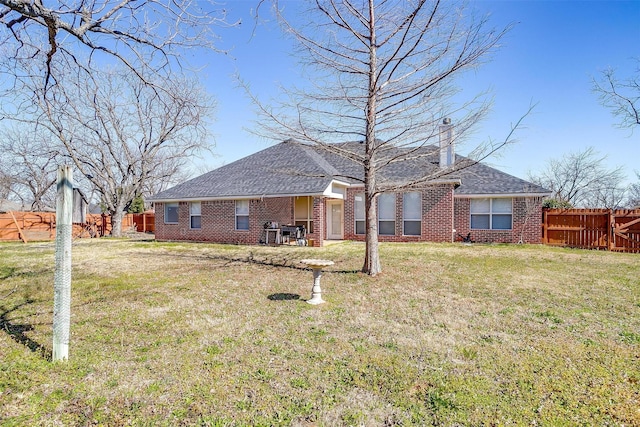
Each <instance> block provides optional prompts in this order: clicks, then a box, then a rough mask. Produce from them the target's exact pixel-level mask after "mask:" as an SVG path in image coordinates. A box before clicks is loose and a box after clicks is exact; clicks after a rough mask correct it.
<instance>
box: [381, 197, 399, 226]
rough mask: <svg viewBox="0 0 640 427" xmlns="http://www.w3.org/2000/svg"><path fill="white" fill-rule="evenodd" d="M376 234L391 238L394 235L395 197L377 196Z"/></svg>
mask: <svg viewBox="0 0 640 427" xmlns="http://www.w3.org/2000/svg"><path fill="white" fill-rule="evenodd" d="M378 233H379V234H380V235H388V236H393V235H394V234H396V195H395V194H381V195H379V196H378Z"/></svg>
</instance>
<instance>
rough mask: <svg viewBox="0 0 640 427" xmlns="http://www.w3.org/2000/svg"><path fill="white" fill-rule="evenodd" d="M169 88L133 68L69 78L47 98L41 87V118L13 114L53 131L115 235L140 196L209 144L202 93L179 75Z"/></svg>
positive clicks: (208, 105)
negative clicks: (159, 86)
mask: <svg viewBox="0 0 640 427" xmlns="http://www.w3.org/2000/svg"><path fill="white" fill-rule="evenodd" d="M59 78H60V79H61V78H62V77H60V76H59ZM147 79H148V78H147V77H145V79H144V80H147ZM163 84H164V85H165V89H166V90H163V91H156V90H154V87H153V86H149V85H147V84H145V81H143V80H141V79H139V78H138V77H137V76H135V75H132V74H131V73H129V72H126V70H125V71H121V72H116V71H106V72H102V73H98V72H97V71H94V73H93V75H92V76H91V77H87V76H86V75H84V74H71V73H70V74H68V75H65V76H64V84H61V85H56V86H55V87H51V88H49V89H48V90H47V94H45V91H44V89H37V84H36V83H34V86H35V87H34V92H35V93H36V94H38V100H39V101H40V104H38V107H39V108H40V111H39V114H38V115H33V116H28V117H24V115H22V114H18V115H16V116H14V117H12V119H13V120H15V121H19V122H20V121H22V122H28V123H30V124H32V125H33V126H35V127H37V128H39V129H43V130H46V131H47V132H48V135H49V137H50V138H51V140H52V141H55V146H56V147H57V149H58V150H59V151H60V153H61V154H62V155H63V156H65V157H66V158H67V159H68V160H69V161H71V162H72V163H73V164H74V166H75V167H76V168H77V170H78V171H79V172H80V173H79V174H77V175H76V182H78V183H79V184H80V185H88V186H89V187H92V188H90V189H89V190H88V191H86V193H87V194H89V193H91V192H92V191H91V190H95V191H96V192H97V193H98V194H99V196H100V203H101V204H102V205H103V206H104V207H105V208H106V211H107V212H108V213H109V214H110V215H111V216H112V224H113V231H112V235H113V236H116V237H117V236H120V235H121V224H122V217H123V215H124V213H125V211H126V210H127V208H128V207H129V205H130V203H131V202H132V201H133V200H134V199H135V198H136V197H138V196H140V195H141V194H143V192H144V190H145V189H146V188H147V187H148V186H149V185H151V183H153V182H154V181H157V180H164V179H170V177H171V176H173V175H174V174H175V173H176V172H177V171H178V170H179V169H180V168H181V167H182V166H183V165H184V164H185V163H186V162H187V161H188V159H189V157H190V156H192V155H195V154H197V153H198V152H199V150H202V149H207V148H208V147H209V146H210V145H209V142H208V139H207V131H206V118H207V115H208V114H209V112H210V111H211V108H212V105H211V101H210V100H209V99H208V98H207V97H206V96H205V94H204V91H203V90H202V88H201V87H200V86H198V85H197V84H196V83H195V82H193V81H187V80H178V79H176V78H174V79H173V80H168V81H165V82H163Z"/></svg>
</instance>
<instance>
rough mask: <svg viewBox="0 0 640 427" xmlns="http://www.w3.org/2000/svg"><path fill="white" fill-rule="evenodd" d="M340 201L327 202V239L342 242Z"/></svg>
mask: <svg viewBox="0 0 640 427" xmlns="http://www.w3.org/2000/svg"><path fill="white" fill-rule="evenodd" d="M342 207H343V202H342V200H332V201H328V202H327V239H329V240H342V239H343V238H344V235H343V233H342V229H343V227H342V224H343V222H344V215H343V209H342Z"/></svg>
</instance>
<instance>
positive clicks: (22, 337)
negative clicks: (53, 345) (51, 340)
mask: <svg viewBox="0 0 640 427" xmlns="http://www.w3.org/2000/svg"><path fill="white" fill-rule="evenodd" d="M33 302H34V301H33V300H31V299H28V300H25V301H24V302H23V303H21V304H17V305H15V306H14V307H13V308H11V309H6V308H5V307H4V306H0V310H2V313H0V329H2V330H3V331H5V332H6V333H7V334H9V336H10V337H11V339H13V340H14V341H15V342H17V343H18V344H22V345H24V346H25V347H27V348H28V349H29V350H31V351H32V352H34V353H37V354H40V355H42V357H44V358H45V359H46V360H48V361H51V360H52V354H51V350H48V349H47V348H46V347H45V346H43V345H42V344H40V343H39V342H37V341H34V340H32V339H31V338H29V337H28V336H27V335H26V334H25V332H29V331H32V330H33V325H30V324H18V323H13V322H11V320H9V319H7V316H8V315H9V314H10V313H12V312H14V311H16V310H17V309H19V308H20V307H23V306H25V305H27V304H31V303H33Z"/></svg>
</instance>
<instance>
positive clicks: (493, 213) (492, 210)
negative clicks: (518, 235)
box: [469, 197, 513, 230]
mask: <svg viewBox="0 0 640 427" xmlns="http://www.w3.org/2000/svg"><path fill="white" fill-rule="evenodd" d="M486 200H488V201H489V209H488V210H486V209H485V210H476V212H474V208H473V204H474V201H475V202H476V203H477V202H479V201H486ZM497 200H500V201H504V200H509V201H510V202H511V203H510V210H509V212H506V211H502V212H501V211H500V210H499V209H498V208H497V207H494V201H497ZM496 204H497V203H496ZM469 212H470V214H469V228H470V229H471V230H513V198H510V197H509V198H502V197H500V198H498V197H493V198H489V197H485V198H477V199H476V198H473V199H471V201H470V203H469ZM476 215H477V216H487V217H488V218H489V228H479V227H474V226H473V217H474V216H476ZM506 216H509V218H510V221H509V228H496V227H495V226H494V218H496V217H506Z"/></svg>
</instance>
